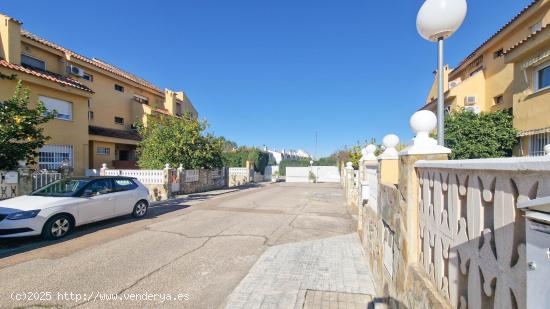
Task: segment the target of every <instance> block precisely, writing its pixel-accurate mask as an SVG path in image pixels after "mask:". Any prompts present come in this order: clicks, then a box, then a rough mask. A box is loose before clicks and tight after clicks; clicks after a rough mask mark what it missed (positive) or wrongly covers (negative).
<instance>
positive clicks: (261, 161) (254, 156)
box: [223, 147, 269, 174]
mask: <svg viewBox="0 0 550 309" xmlns="http://www.w3.org/2000/svg"><path fill="white" fill-rule="evenodd" d="M223 159H224V160H223V161H224V165H225V166H227V167H244V166H246V161H250V162H252V164H253V165H254V170H255V171H256V172H258V173H262V174H263V173H264V171H265V168H266V166H267V165H268V163H269V153H267V152H264V151H261V150H259V149H258V148H254V147H239V148H238V149H236V150H233V151H228V152H224V154H223Z"/></svg>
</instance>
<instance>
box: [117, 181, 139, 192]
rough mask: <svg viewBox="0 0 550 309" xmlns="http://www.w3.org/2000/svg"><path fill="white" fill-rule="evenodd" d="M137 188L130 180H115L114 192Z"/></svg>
mask: <svg viewBox="0 0 550 309" xmlns="http://www.w3.org/2000/svg"><path fill="white" fill-rule="evenodd" d="M135 188H137V185H136V184H135V183H134V182H133V181H132V180H130V179H115V191H128V190H133V189H135Z"/></svg>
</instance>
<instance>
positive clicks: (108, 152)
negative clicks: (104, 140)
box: [95, 147, 111, 156]
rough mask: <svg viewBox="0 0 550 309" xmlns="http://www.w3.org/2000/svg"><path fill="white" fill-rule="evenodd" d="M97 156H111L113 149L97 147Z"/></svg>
mask: <svg viewBox="0 0 550 309" xmlns="http://www.w3.org/2000/svg"><path fill="white" fill-rule="evenodd" d="M95 154H96V155H100V156H109V155H111V148H109V147H97V148H96V150H95Z"/></svg>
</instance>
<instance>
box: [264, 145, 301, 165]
mask: <svg viewBox="0 0 550 309" xmlns="http://www.w3.org/2000/svg"><path fill="white" fill-rule="evenodd" d="M264 151H267V152H269V158H270V160H273V161H275V162H277V164H279V163H281V161H283V160H310V159H311V158H312V157H311V155H310V154H309V153H307V152H305V151H303V150H301V149H299V150H285V149H283V150H282V151H276V150H269V149H267V147H264Z"/></svg>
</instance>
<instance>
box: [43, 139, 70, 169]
mask: <svg viewBox="0 0 550 309" xmlns="http://www.w3.org/2000/svg"><path fill="white" fill-rule="evenodd" d="M40 153H50V154H52V155H51V156H47V157H44V156H41V155H40ZM38 154H39V155H38V167H39V168H40V169H46V170H56V169H58V168H59V166H60V165H61V163H62V162H63V160H64V159H65V158H66V159H69V163H70V166H74V153H73V145H44V146H42V148H40V149H39V151H38Z"/></svg>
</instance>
